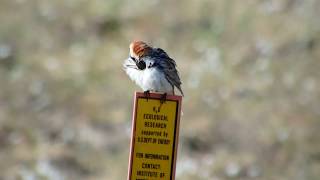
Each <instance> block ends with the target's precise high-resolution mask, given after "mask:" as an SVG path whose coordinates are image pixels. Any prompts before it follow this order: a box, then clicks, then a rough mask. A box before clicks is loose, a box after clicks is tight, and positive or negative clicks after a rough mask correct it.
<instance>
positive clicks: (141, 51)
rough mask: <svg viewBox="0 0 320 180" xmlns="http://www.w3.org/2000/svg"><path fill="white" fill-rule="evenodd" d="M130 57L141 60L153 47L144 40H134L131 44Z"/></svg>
mask: <svg viewBox="0 0 320 180" xmlns="http://www.w3.org/2000/svg"><path fill="white" fill-rule="evenodd" d="M129 48H130V58H131V59H132V60H134V61H135V62H139V61H140V60H141V58H142V57H144V56H146V55H148V54H149V53H150V52H151V50H152V48H151V47H150V46H149V45H147V44H146V43H145V42H143V41H134V42H132V43H131V44H130V47H129Z"/></svg>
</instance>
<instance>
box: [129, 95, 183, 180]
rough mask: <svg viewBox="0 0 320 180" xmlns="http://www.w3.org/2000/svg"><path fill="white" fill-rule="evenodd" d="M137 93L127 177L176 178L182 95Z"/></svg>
mask: <svg viewBox="0 0 320 180" xmlns="http://www.w3.org/2000/svg"><path fill="white" fill-rule="evenodd" d="M160 98H161V94H156V93H150V97H148V98H146V97H145V96H144V94H143V93H140V92H136V93H135V101H134V110H133V122H132V135H131V145H130V157H129V158H130V159H129V168H128V180H174V179H175V168H176V158H177V147H178V138H179V122H180V110H181V99H182V97H181V96H172V95H168V96H167V98H166V101H165V102H164V103H162V104H161V103H160Z"/></svg>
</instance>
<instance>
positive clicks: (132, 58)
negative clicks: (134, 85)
mask: <svg viewBox="0 0 320 180" xmlns="http://www.w3.org/2000/svg"><path fill="white" fill-rule="evenodd" d="M129 57H130V59H131V60H133V61H134V62H136V63H137V62H139V61H138V60H137V59H136V58H135V57H133V56H131V55H129Z"/></svg>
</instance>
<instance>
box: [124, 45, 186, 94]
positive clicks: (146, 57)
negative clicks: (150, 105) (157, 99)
mask: <svg viewBox="0 0 320 180" xmlns="http://www.w3.org/2000/svg"><path fill="white" fill-rule="evenodd" d="M176 66H177V65H176V62H175V61H174V60H173V59H172V58H170V57H169V56H168V54H167V53H166V52H165V51H164V50H163V49H161V48H155V47H151V46H149V45H148V44H146V43H145V42H143V41H134V42H132V43H131V44H130V46H129V57H128V58H127V59H126V60H125V62H124V64H123V67H124V70H125V72H126V73H127V74H128V76H129V77H130V78H131V80H132V81H134V82H135V83H136V84H137V85H138V86H140V87H141V88H142V89H143V91H144V93H145V95H146V96H148V94H149V93H150V91H152V92H158V93H164V94H163V96H162V97H163V98H164V100H165V98H166V96H167V94H170V95H174V94H175V93H174V89H175V88H177V89H178V90H179V91H180V93H181V95H182V96H184V94H183V91H182V89H181V81H180V77H179V73H178V70H177V69H176Z"/></svg>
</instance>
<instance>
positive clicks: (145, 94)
mask: <svg viewBox="0 0 320 180" xmlns="http://www.w3.org/2000/svg"><path fill="white" fill-rule="evenodd" d="M143 94H144V97H146V98H147V101H148V100H149V98H150V90H147V91H144V92H143Z"/></svg>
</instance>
